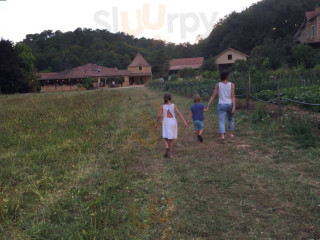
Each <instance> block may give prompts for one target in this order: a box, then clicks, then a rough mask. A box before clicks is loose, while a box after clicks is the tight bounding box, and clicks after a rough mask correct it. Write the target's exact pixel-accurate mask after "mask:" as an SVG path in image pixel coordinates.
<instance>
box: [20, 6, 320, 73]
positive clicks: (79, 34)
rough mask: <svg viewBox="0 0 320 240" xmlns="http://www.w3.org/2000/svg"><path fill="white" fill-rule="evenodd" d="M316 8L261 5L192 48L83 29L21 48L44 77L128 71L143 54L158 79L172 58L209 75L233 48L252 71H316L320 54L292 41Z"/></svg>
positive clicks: (34, 39) (230, 18) (38, 37)
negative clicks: (87, 68) (75, 70)
mask: <svg viewBox="0 0 320 240" xmlns="http://www.w3.org/2000/svg"><path fill="white" fill-rule="evenodd" d="M317 5H319V1H318V0H262V1H260V2H258V3H256V4H253V5H252V6H250V7H249V8H247V9H245V10H244V11H242V12H240V13H236V12H232V13H231V14H229V15H227V16H225V17H224V18H223V19H220V21H219V22H218V23H217V24H216V25H215V26H214V27H213V29H212V32H211V34H210V35H209V36H208V37H207V38H206V39H202V40H200V41H199V42H198V43H196V44H193V45H192V44H190V43H183V44H173V43H166V42H163V41H161V40H154V39H146V38H136V37H134V36H130V35H128V34H125V33H121V32H118V33H111V32H109V31H107V30H99V29H97V30H92V29H82V28H78V29H76V30H74V31H70V32H66V33H63V32H61V31H55V32H53V31H51V30H46V31H43V32H42V33H39V34H29V35H27V36H26V38H25V39H24V40H23V42H22V43H18V44H23V45H22V46H27V47H29V48H30V49H31V51H32V54H33V56H34V59H33V58H29V59H31V60H30V61H31V62H32V63H30V64H31V65H33V62H34V67H35V69H36V70H37V71H39V72H49V71H62V70H65V69H70V68H72V67H76V66H79V65H83V64H86V63H95V64H99V65H103V66H106V67H117V68H118V69H126V68H127V66H128V65H129V64H130V62H131V61H132V60H133V58H134V57H135V55H136V54H137V53H138V52H140V53H141V54H142V55H143V56H144V57H145V59H146V60H147V61H148V62H149V63H150V64H151V65H152V72H153V75H154V76H156V77H157V76H163V75H166V74H168V61H169V60H171V59H173V58H186V57H200V56H203V57H205V59H206V62H205V64H204V66H208V67H204V70H211V69H210V64H211V63H212V62H213V57H215V56H216V55H217V54H219V53H220V52H222V51H223V50H225V49H227V48H228V47H232V48H235V49H237V50H239V51H242V52H244V53H246V54H248V55H249V56H250V60H249V62H248V63H247V66H245V68H247V69H248V68H249V67H251V68H255V69H278V68H281V67H284V68H292V67H298V66H303V67H304V68H313V67H314V66H315V65H316V64H317V63H318V62H320V52H319V50H318V49H313V48H311V47H309V46H305V45H297V44H295V43H293V36H294V34H295V33H296V31H297V30H298V28H299V26H300V25H301V23H302V22H303V20H304V16H305V12H306V11H312V10H313V9H314V8H315V6H317ZM206 68H207V69H206ZM29 78H30V77H29Z"/></svg>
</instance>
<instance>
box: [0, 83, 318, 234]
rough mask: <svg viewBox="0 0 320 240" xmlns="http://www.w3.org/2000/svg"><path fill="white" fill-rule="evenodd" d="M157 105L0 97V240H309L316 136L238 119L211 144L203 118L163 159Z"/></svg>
mask: <svg viewBox="0 0 320 240" xmlns="http://www.w3.org/2000/svg"><path fill="white" fill-rule="evenodd" d="M162 96H163V92H160V91H157V90H149V89H147V88H135V89H112V90H106V91H84V92H72V93H48V94H27V95H13V96H1V95H0V223H1V224H0V239H124V240H127V239H320V160H319V159H320V144H319V137H318V136H319V135H320V134H319V130H316V128H313V126H308V127H307V126H305V124H304V122H302V123H301V124H299V123H292V122H290V121H289V120H288V119H286V117H287V116H284V117H283V118H281V119H271V118H270V116H268V115H267V114H266V113H264V112H263V109H261V108H257V110H256V111H255V112H254V113H253V114H248V113H247V112H246V111H244V110H239V111H237V113H236V115H235V128H236V131H235V134H236V136H237V137H236V139H235V140H230V139H227V141H226V144H221V143H220V142H219V138H218V119H217V114H216V108H212V109H211V110H210V112H209V113H207V114H206V115H205V117H206V120H205V132H204V142H203V143H202V144H201V143H199V142H198V141H197V139H196V137H195V135H194V130H193V126H190V127H189V128H188V129H184V128H183V127H182V125H181V121H180V125H179V138H178V140H176V141H175V143H174V159H170V160H169V159H164V158H163V153H164V146H163V142H162V139H161V129H159V130H157V131H154V130H153V129H152V126H153V124H154V121H155V118H156V116H157V112H158V109H159V106H160V104H161V103H162ZM173 98H174V102H175V103H176V104H177V105H178V107H179V108H180V110H181V112H182V113H183V115H184V116H185V117H186V118H187V115H188V112H189V108H190V106H191V104H192V99H189V98H185V97H181V96H176V95H173ZM178 121H179V119H178ZM301 125H302V126H301Z"/></svg>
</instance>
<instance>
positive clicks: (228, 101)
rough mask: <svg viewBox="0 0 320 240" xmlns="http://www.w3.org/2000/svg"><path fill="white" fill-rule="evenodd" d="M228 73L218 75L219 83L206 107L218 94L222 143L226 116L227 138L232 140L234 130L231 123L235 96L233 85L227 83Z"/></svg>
mask: <svg viewBox="0 0 320 240" xmlns="http://www.w3.org/2000/svg"><path fill="white" fill-rule="evenodd" d="M229 76H230V73H229V72H222V73H221V74H220V79H221V82H219V83H217V84H216V88H215V90H214V92H213V94H212V96H211V98H210V100H209V102H208V107H210V104H211V102H212V101H213V100H214V98H215V97H216V95H217V93H218V94H219V104H218V114H219V129H220V136H221V140H222V142H224V139H225V133H226V130H225V121H226V116H228V122H229V126H228V130H229V136H230V137H231V138H234V135H233V128H234V121H233V114H234V112H235V110H236V96H235V94H234V89H235V85H234V84H233V83H231V82H229Z"/></svg>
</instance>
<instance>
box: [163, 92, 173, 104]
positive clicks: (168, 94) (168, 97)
mask: <svg viewBox="0 0 320 240" xmlns="http://www.w3.org/2000/svg"><path fill="white" fill-rule="evenodd" d="M171 100H172V95H171V94H170V93H166V94H165V95H164V96H163V101H164V103H165V104H166V103H168V102H169V101H171Z"/></svg>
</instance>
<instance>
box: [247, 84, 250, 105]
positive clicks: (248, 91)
mask: <svg viewBox="0 0 320 240" xmlns="http://www.w3.org/2000/svg"><path fill="white" fill-rule="evenodd" d="M249 96H250V90H249V83H247V84H246V108H247V109H249V107H250V103H249Z"/></svg>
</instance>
